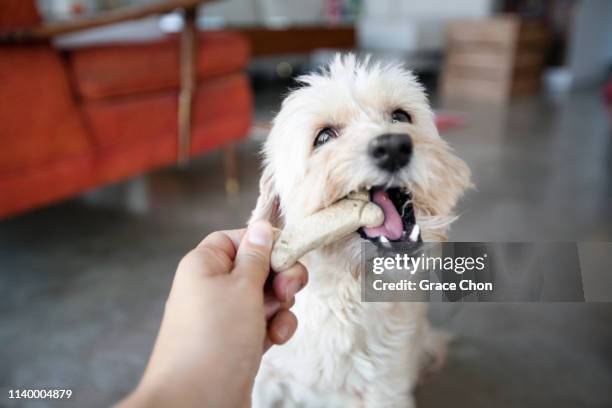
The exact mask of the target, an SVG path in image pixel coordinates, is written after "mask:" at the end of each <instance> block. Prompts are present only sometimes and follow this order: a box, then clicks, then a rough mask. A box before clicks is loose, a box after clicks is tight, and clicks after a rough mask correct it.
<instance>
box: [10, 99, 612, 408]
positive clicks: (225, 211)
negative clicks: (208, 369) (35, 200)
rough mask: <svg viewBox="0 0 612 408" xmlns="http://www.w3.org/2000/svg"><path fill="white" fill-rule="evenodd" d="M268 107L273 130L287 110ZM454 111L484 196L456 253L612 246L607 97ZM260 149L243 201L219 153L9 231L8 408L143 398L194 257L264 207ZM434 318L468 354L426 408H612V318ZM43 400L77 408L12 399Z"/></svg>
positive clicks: (249, 150) (261, 102)
mask: <svg viewBox="0 0 612 408" xmlns="http://www.w3.org/2000/svg"><path fill="white" fill-rule="evenodd" d="M257 102H258V103H257V106H258V112H257V115H258V117H262V116H264V117H265V116H266V115H267V114H268V112H269V111H270V110H274V109H275V107H276V106H277V103H278V95H277V94H276V93H267V94H266V93H261V94H258V100H257ZM451 108H453V107H451ZM454 108H455V109H461V110H463V111H464V112H466V115H467V116H466V117H467V124H466V126H465V127H463V128H461V129H457V130H453V131H450V132H448V133H447V134H446V135H445V137H446V138H447V139H448V140H449V141H450V142H451V144H452V145H454V146H455V147H456V149H457V150H458V152H459V154H460V155H461V156H462V157H464V158H465V159H466V160H467V161H468V163H469V164H470V166H471V168H472V170H473V172H474V179H475V183H476V185H477V187H478V189H477V191H472V192H470V193H469V195H468V196H467V198H466V199H465V200H464V201H463V203H462V204H461V214H462V217H461V218H460V220H459V221H457V223H456V225H455V228H454V229H453V232H452V236H451V238H452V239H454V240H463V241H469V240H476V241H486V240H501V241H512V240H516V241H521V240H523V241H537V240H591V241H592V240H599V241H612V139H611V138H610V136H611V132H610V124H609V118H608V116H607V115H606V112H605V111H604V108H603V106H602V104H601V102H600V100H599V97H598V94H597V93H596V92H584V93H581V94H577V95H575V96H573V97H572V98H571V99H570V100H569V101H567V102H564V103H561V104H556V103H553V102H550V101H546V100H545V99H543V98H530V99H524V100H520V101H517V102H516V103H513V104H512V105H511V106H510V108H509V109H502V108H494V107H487V108H483V107H469V106H462V107H454ZM255 139H256V138H255ZM257 147H258V142H257V140H251V141H249V142H247V143H245V144H243V145H242V146H240V165H241V182H242V190H241V192H240V194H239V196H237V197H234V198H232V199H229V200H228V199H227V198H226V196H225V194H224V190H223V181H222V179H221V178H220V176H219V174H220V169H221V158H220V155H219V154H218V153H213V154H209V155H206V156H204V157H202V158H201V159H198V160H197V161H195V162H194V163H193V164H192V165H191V166H190V167H189V168H188V169H186V170H179V169H174V168H171V169H166V170H163V171H159V172H156V173H154V174H151V175H148V176H146V177H143V178H138V179H135V180H131V181H128V182H125V183H122V184H119V185H115V186H111V187H107V188H105V189H102V190H98V191H96V192H93V193H90V194H88V195H86V196H85V197H82V198H79V199H75V200H70V201H67V202H64V203H61V204H58V205H55V206H53V207H50V208H47V209H43V210H39V211H35V212H32V213H29V214H27V215H23V216H20V217H17V218H13V219H10V220H7V221H3V222H1V223H0V319H1V320H0V321H1V322H2V323H1V324H0V346H1V347H0V386H1V387H5V388H3V389H0V392H1V394H0V395H1V396H0V406H79V407H84V406H87V407H90V406H107V405H109V404H111V403H112V402H113V401H116V400H117V399H119V398H120V397H121V396H123V395H124V394H125V393H126V392H128V390H130V389H131V388H132V387H133V386H134V385H135V384H136V382H137V380H138V378H139V376H140V375H141V373H142V370H143V367H144V364H145V362H146V360H147V358H148V355H149V352H150V349H151V346H152V343H153V340H154V337H155V334H156V331H157V328H158V324H159V319H160V315H161V312H162V307H163V303H164V300H165V297H166V295H167V292H168V289H169V285H170V281H171V278H172V274H173V271H174V268H175V266H176V264H177V262H178V260H179V259H180V257H181V255H182V254H183V253H185V252H186V251H187V250H188V249H190V248H191V247H192V246H193V245H194V244H195V243H197V242H198V241H199V240H200V239H201V238H202V237H203V236H204V235H206V234H207V233H209V232H211V231H213V230H216V229H221V228H232V227H239V226H242V225H243V224H244V222H245V220H246V218H247V216H248V214H249V211H250V209H251V208H252V207H253V205H254V202H255V198H256V181H257V177H258V160H257V157H256V156H255V151H256V150H257ZM431 314H432V319H433V320H434V321H435V322H437V323H438V324H439V325H440V326H443V327H446V328H448V329H450V330H451V331H453V332H454V333H455V334H456V341H455V343H454V345H453V347H452V350H451V353H450V358H449V362H448V365H447V367H446V368H445V369H444V370H443V371H442V372H441V373H439V374H438V375H437V376H435V377H434V378H433V379H432V380H431V381H430V382H429V383H427V384H425V385H424V386H421V387H420V388H419V389H418V391H417V399H418V401H419V406H420V407H442V406H451V405H452V406H454V407H487V408H488V407H492V406H494V407H532V406H533V407H582V406H584V407H609V406H612V324H611V322H612V305H610V304H607V303H591V304H577V303H576V304H569V303H568V304H560V303H559V304H472V303H470V304H437V305H434V306H433V307H432V313H431ZM43 386H45V387H61V388H71V389H72V390H73V391H74V398H73V399H72V400H71V402H70V403H31V404H21V405H17V404H14V403H13V404H11V402H10V401H8V400H6V399H5V396H6V390H7V389H8V388H17V387H18V388H35V387H43ZM13 402H14V401H13Z"/></svg>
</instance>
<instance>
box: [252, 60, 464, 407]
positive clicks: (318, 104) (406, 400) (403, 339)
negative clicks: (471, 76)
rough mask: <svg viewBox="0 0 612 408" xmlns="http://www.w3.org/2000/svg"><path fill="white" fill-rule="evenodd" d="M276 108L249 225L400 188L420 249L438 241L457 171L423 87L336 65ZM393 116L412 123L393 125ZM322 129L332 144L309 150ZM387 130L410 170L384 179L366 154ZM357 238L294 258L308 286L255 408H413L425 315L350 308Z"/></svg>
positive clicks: (426, 344)
mask: <svg viewBox="0 0 612 408" xmlns="http://www.w3.org/2000/svg"><path fill="white" fill-rule="evenodd" d="M299 82H301V83H302V85H303V86H302V87H300V88H298V89H295V90H293V91H292V92H290V94H289V95H288V96H287V98H286V99H285V100H284V101H283V104H282V108H281V110H280V112H279V113H278V115H277V116H276V118H275V120H274V126H273V128H272V130H271V132H270V135H269V137H268V139H267V141H266V143H265V147H264V171H263V175H262V178H261V182H260V190H261V191H260V197H259V199H258V201H257V205H256V208H255V209H254V211H253V214H252V217H251V221H252V220H256V219H262V218H265V219H268V220H270V221H271V222H272V223H274V224H275V225H276V226H278V227H282V226H283V225H290V224H291V223H293V222H296V221H297V220H299V219H301V218H303V217H304V216H306V215H308V214H311V213H313V212H315V211H317V210H319V209H321V208H323V207H325V206H327V205H329V204H331V203H333V202H334V201H336V200H338V199H340V198H342V197H344V196H346V195H347V194H348V193H349V192H351V191H353V190H357V189H359V188H361V187H363V186H366V185H401V186H405V187H407V188H408V189H409V190H410V191H411V193H412V195H413V204H414V208H415V214H416V217H417V223H418V224H419V226H420V227H421V231H422V236H423V239H424V240H426V241H427V240H442V239H445V237H446V236H445V233H446V229H447V228H448V226H449V224H450V222H452V220H453V219H454V215H453V214H452V209H453V207H454V205H455V203H456V202H457V200H458V198H459V197H460V196H461V194H462V193H463V191H464V190H465V189H466V188H467V187H468V186H469V185H470V181H469V180H470V174H469V170H468V168H467V166H466V165H465V163H464V162H463V161H461V160H460V159H459V158H457V157H456V156H455V155H454V154H453V152H452V150H451V149H450V148H449V146H448V145H447V144H446V143H445V142H444V141H443V140H442V139H441V138H440V137H439V135H438V132H437V129H436V127H435V124H434V121H433V118H434V117H433V113H432V111H431V109H430V107H429V104H428V101H427V97H426V95H425V93H424V90H423V87H422V86H421V85H420V84H419V83H418V82H417V80H416V78H415V77H414V75H413V74H412V73H411V72H410V71H408V70H406V69H405V68H404V67H403V66H401V65H397V64H387V65H383V64H379V63H372V62H370V61H369V59H367V58H366V59H365V60H363V61H359V60H358V59H357V58H356V57H355V56H353V55H346V56H340V55H338V56H336V58H335V59H334V61H333V62H332V63H331V64H330V65H329V66H328V67H326V68H325V69H324V70H322V71H321V72H320V73H314V74H310V75H306V76H302V77H300V78H299ZM398 108H401V109H404V110H405V111H407V112H409V113H410V115H411V116H412V119H413V120H412V123H392V122H391V120H390V113H391V112H392V111H393V110H395V109H398ZM325 126H334V127H335V128H337V129H339V137H338V138H336V139H334V140H333V141H331V142H329V143H326V144H325V145H323V146H321V147H320V148H318V149H316V150H314V148H313V141H314V138H315V137H316V135H317V133H318V131H319V130H320V129H321V128H323V127H325ZM388 132H405V133H408V134H410V136H411V138H412V142H413V157H412V159H411V161H410V164H409V166H407V167H406V168H405V169H403V170H401V171H400V172H399V173H398V174H395V175H393V176H390V175H389V174H388V173H386V172H384V171H381V170H380V169H378V168H377V167H376V166H375V165H374V164H373V163H372V162H371V160H370V158H369V156H368V154H367V145H368V142H369V141H370V140H371V139H373V138H374V137H376V136H378V135H380V134H383V133H388ZM360 241H361V239H360V238H359V236H358V235H357V234H352V235H351V236H350V237H348V238H346V239H344V240H341V241H339V242H336V243H335V244H332V245H330V246H327V247H324V248H320V249H318V250H315V251H313V252H311V253H309V254H307V255H306V256H304V257H303V258H302V263H304V265H305V266H306V267H307V268H308V270H309V274H310V275H309V276H310V278H309V284H308V286H307V287H306V288H305V289H304V290H303V291H302V292H300V294H299V295H298V296H297V298H296V304H295V306H294V308H293V312H294V313H295V314H296V316H297V317H298V321H299V327H298V330H297V332H296V333H295V335H294V337H293V338H292V339H291V341H289V342H288V343H287V344H286V345H284V346H282V347H274V348H273V349H271V350H270V351H269V352H268V353H267V354H266V356H265V358H264V361H263V364H262V367H261V370H260V372H259V374H258V377H257V380H256V385H255V391H254V395H253V403H254V405H255V406H261V407H269V406H308V407H331V406H351V407H353V406H364V407H384V406H389V407H396V406H398V407H399V406H401V407H410V406H413V404H414V403H413V397H412V390H413V388H414V386H415V384H416V383H417V380H418V377H419V372H420V370H421V368H422V367H423V364H424V362H425V359H426V358H430V357H431V356H432V355H434V356H441V355H442V354H443V352H444V347H443V341H441V337H440V336H439V335H436V333H435V332H434V331H433V330H432V329H431V328H430V327H429V324H428V321H427V317H426V312H427V309H426V305H425V304H420V303H362V302H360V279H359V275H360V274H359V272H360V271H359V265H360Z"/></svg>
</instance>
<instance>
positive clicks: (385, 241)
mask: <svg viewBox="0 0 612 408" xmlns="http://www.w3.org/2000/svg"><path fill="white" fill-rule="evenodd" d="M378 241H379V242H380V243H381V244H382V245H383V246H384V247H385V248H391V242H389V239H388V238H387V237H385V236H384V235H381V236H379V237H378Z"/></svg>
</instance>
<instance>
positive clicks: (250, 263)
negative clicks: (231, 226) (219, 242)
mask: <svg viewBox="0 0 612 408" xmlns="http://www.w3.org/2000/svg"><path fill="white" fill-rule="evenodd" d="M272 243H273V233H272V226H271V225H270V223H269V222H267V221H264V220H260V221H255V222H254V223H252V224H251V225H249V227H248V228H247V231H246V233H245V234H244V237H243V238H242V241H241V242H240V246H239V247H238V253H237V254H236V259H235V261H234V270H233V271H232V274H235V275H242V276H244V277H246V278H247V279H249V280H252V281H253V283H256V284H257V285H260V286H262V287H263V285H264V283H265V281H266V278H267V277H268V274H269V273H270V253H271V252H272Z"/></svg>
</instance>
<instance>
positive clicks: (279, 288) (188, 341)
mask: <svg viewBox="0 0 612 408" xmlns="http://www.w3.org/2000/svg"><path fill="white" fill-rule="evenodd" d="M272 242H273V236H272V228H271V226H270V224H268V223H267V222H264V221H258V222H255V223H253V224H251V226H250V227H249V229H248V230H247V231H246V233H245V230H234V231H223V232H215V233H212V234H210V235H209V236H207V237H206V238H205V239H204V240H203V241H202V242H201V243H200V244H199V245H198V246H197V248H195V249H194V250H192V251H191V252H190V253H188V254H187V255H186V256H185V257H184V258H183V259H182V260H181V262H180V264H179V266H178V268H177V271H176V275H175V278H174V282H173V284H172V289H171V291H170V296H169V297H168V300H167V302H166V309H165V312H164V317H163V319H162V324H161V328H160V331H159V335H158V338H157V342H156V344H155V347H154V349H153V353H152V356H151V359H150V361H149V364H148V367H147V369H146V371H145V374H144V376H143V379H142V381H141V383H140V385H139V386H138V387H137V389H136V390H135V391H134V392H133V393H132V394H131V395H130V396H129V397H128V398H127V399H126V400H124V401H123V402H122V403H120V404H119V406H123V407H135V406H198V407H202V406H215V407H225V406H227V407H237V406H248V405H249V403H250V398H251V390H252V386H253V381H254V378H255V375H256V374H257V370H258V369H259V364H260V362H261V357H262V354H263V353H264V352H265V350H267V349H268V348H269V347H270V346H271V345H273V344H282V343H284V342H286V341H287V340H289V338H291V336H292V335H293V333H294V332H295V330H296V327H297V320H296V318H295V316H294V315H293V313H291V312H290V311H289V310H288V309H289V308H290V307H291V306H292V305H293V301H294V296H295V293H296V292H297V291H299V290H300V289H301V288H302V287H303V286H304V285H305V284H306V281H307V273H306V269H305V268H304V266H302V265H301V264H296V265H295V266H293V267H292V268H290V269H289V270H287V271H284V272H283V273H282V274H279V275H276V276H275V278H274V279H273V281H272V283H271V285H265V283H266V278H267V277H268V275H269V271H270V252H271V248H272ZM268 286H269V288H268ZM264 289H266V290H264Z"/></svg>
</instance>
